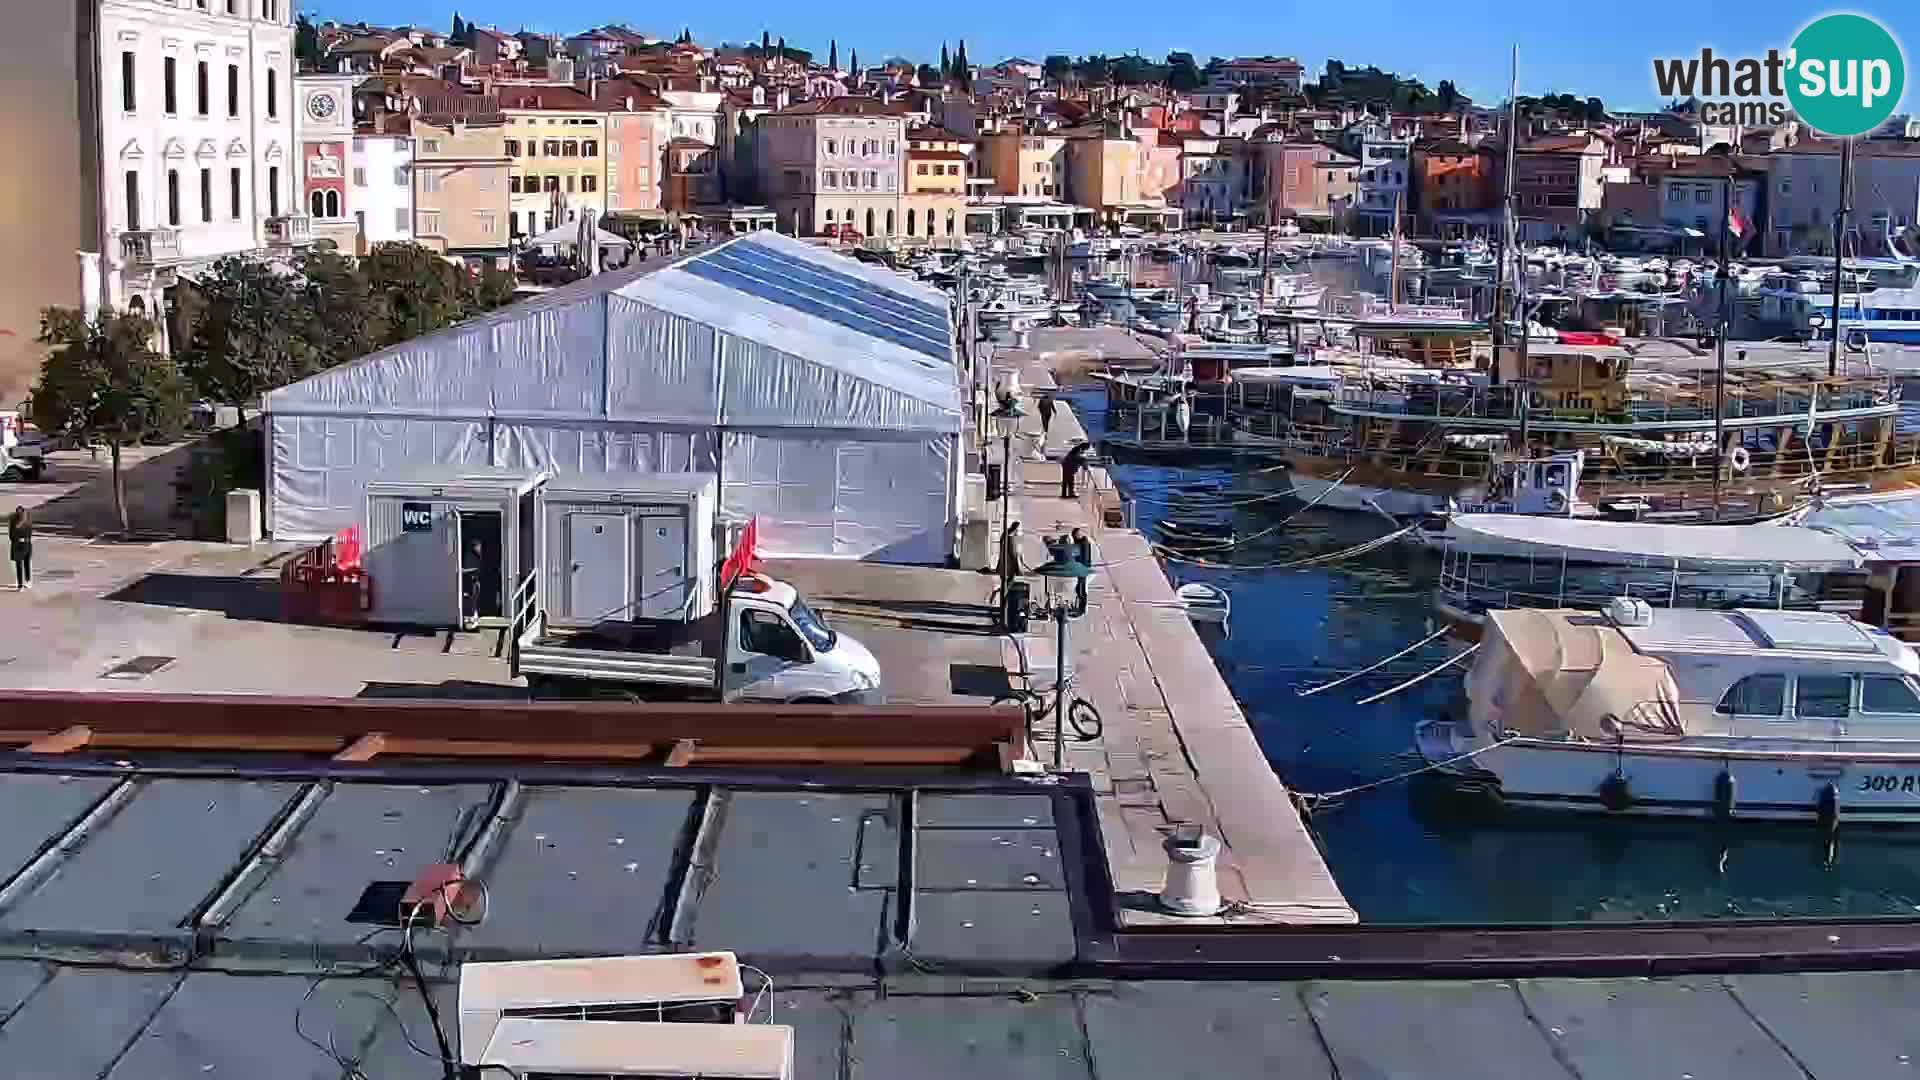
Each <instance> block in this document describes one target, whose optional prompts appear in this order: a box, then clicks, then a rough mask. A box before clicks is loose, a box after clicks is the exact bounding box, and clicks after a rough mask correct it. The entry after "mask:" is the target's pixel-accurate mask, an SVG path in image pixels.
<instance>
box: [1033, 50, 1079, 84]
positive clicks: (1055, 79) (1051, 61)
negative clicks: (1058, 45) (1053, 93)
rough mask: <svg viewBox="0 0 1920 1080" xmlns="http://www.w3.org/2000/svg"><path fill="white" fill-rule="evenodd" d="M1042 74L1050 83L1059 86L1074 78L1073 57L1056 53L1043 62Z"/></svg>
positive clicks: (1041, 66) (1041, 65)
mask: <svg viewBox="0 0 1920 1080" xmlns="http://www.w3.org/2000/svg"><path fill="white" fill-rule="evenodd" d="M1040 73H1041V74H1042V75H1043V76H1045V77H1046V80H1047V81H1048V82H1050V83H1053V84H1054V85H1055V86H1058V85H1060V84H1062V83H1064V82H1066V81H1067V80H1068V79H1071V78H1073V57H1071V56H1062V55H1061V54H1059V53H1055V54H1053V55H1052V56H1049V57H1047V58H1046V59H1045V60H1043V61H1041V64H1040Z"/></svg>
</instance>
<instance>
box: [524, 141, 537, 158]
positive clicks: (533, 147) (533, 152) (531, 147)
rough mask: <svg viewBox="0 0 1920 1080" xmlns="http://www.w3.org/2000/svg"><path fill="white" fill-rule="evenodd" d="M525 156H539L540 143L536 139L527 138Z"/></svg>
mask: <svg viewBox="0 0 1920 1080" xmlns="http://www.w3.org/2000/svg"><path fill="white" fill-rule="evenodd" d="M527 156H528V157H539V156H540V144H539V142H537V141H535V140H533V139H528V140H527Z"/></svg>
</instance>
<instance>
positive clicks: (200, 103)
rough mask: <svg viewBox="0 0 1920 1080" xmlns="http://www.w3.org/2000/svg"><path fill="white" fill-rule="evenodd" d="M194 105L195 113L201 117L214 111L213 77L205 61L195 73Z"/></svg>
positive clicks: (201, 62)
mask: <svg viewBox="0 0 1920 1080" xmlns="http://www.w3.org/2000/svg"><path fill="white" fill-rule="evenodd" d="M193 104H194V111H195V112H197V113H199V114H200V115H201V116H206V115H208V114H209V113H211V112H212V111H213V75H212V73H211V72H210V71H209V70H208V68H207V62H206V61H205V60H202V61H200V66H199V68H197V69H196V70H195V72H194V83H193Z"/></svg>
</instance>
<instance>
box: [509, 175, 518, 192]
mask: <svg viewBox="0 0 1920 1080" xmlns="http://www.w3.org/2000/svg"><path fill="white" fill-rule="evenodd" d="M507 194H509V195H518V194H520V178H519V177H517V176H509V177H507Z"/></svg>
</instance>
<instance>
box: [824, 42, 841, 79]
mask: <svg viewBox="0 0 1920 1080" xmlns="http://www.w3.org/2000/svg"><path fill="white" fill-rule="evenodd" d="M827 70H828V71H839V70H840V42H839V39H837V38H828V39H827Z"/></svg>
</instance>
